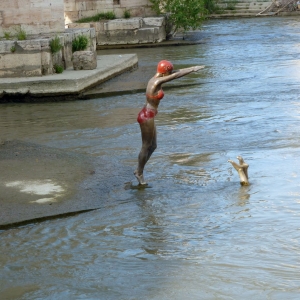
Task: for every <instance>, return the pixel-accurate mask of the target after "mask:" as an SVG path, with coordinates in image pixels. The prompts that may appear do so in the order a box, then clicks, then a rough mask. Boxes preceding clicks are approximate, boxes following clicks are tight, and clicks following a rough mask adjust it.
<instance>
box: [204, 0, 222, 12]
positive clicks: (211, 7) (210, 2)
mask: <svg viewBox="0 0 300 300" xmlns="http://www.w3.org/2000/svg"><path fill="white" fill-rule="evenodd" d="M203 1H204V7H205V8H206V10H207V11H208V13H209V14H213V13H215V14H218V13H221V12H223V11H224V9H223V8H221V7H220V6H219V5H218V1H217V0H203Z"/></svg>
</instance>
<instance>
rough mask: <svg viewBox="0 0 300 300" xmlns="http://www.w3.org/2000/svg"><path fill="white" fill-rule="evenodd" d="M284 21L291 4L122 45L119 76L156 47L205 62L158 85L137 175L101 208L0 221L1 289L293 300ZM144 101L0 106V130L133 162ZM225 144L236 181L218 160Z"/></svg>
mask: <svg viewBox="0 0 300 300" xmlns="http://www.w3.org/2000/svg"><path fill="white" fill-rule="evenodd" d="M298 27H299V25H298V18H291V17H290V18H259V19H256V18H255V19H242V20H238V19H236V20H215V21H209V22H207V23H205V24H204V26H203V28H202V30H201V31H199V32H194V33H193V34H194V35H195V38H196V39H197V38H199V37H201V38H203V39H204V41H205V43H203V44H199V45H193V46H188V47H174V48H160V47H159V48H156V49H153V48H151V49H135V50H134V52H136V53H137V54H138V57H139V69H140V70H143V72H142V73H143V76H141V77H139V76H138V74H139V73H132V74H131V75H130V76H129V77H128V81H127V82H130V84H131V83H132V82H134V77H136V78H135V81H136V82H137V83H141V82H144V81H145V82H146V81H147V80H148V79H147V78H149V77H150V76H152V75H153V74H152V73H153V70H155V68H156V63H157V61H159V60H161V59H163V58H164V59H169V60H172V61H173V63H174V65H175V68H180V67H184V66H189V65H196V64H197V65H198V64H199V65H200V64H201V65H203V64H204V65H206V66H207V68H206V69H205V70H204V71H203V72H201V73H199V74H198V73H197V74H193V76H187V77H184V78H181V79H180V82H179V81H178V82H176V83H175V82H173V83H172V84H170V88H169V89H166V90H165V91H166V95H165V97H164V99H163V101H162V102H161V104H160V107H159V113H158V115H157V117H156V122H157V123H156V124H157V129H158V148H157V150H156V151H155V153H154V154H153V156H152V157H151V159H150V161H149V162H148V164H147V166H146V170H145V178H146V180H147V182H148V183H149V186H150V188H143V189H140V188H128V186H131V185H133V186H136V181H135V178H134V176H133V173H130V174H128V179H126V181H124V183H122V185H121V186H118V185H114V187H113V188H112V190H111V191H109V193H108V196H107V197H108V199H106V200H107V205H106V206H105V208H103V209H99V210H96V211H92V212H89V213H86V214H83V215H77V216H74V217H72V218H67V219H60V220H55V221H54V220H52V221H47V222H43V223H41V224H34V225H28V226H24V227H22V228H18V229H13V230H7V231H2V232H1V241H0V245H1V254H0V267H1V271H0V274H1V276H0V290H1V294H2V295H1V296H2V298H3V297H4V299H5V297H6V298H8V299H58V300H59V299H89V300H90V299H151V300H154V299H160V300H162V299H200V298H201V299H240V298H241V297H242V298H243V299H297V298H298V295H299V292H300V289H299V286H300V282H299V278H300V277H299V271H300V270H299V264H297V262H299V259H300V257H299V251H298V249H299V246H300V245H299V226H298V224H299V216H300V213H299V203H300V192H299V167H298V166H299V157H300V155H299V154H300V153H299V146H300V139H299V133H298V131H299V130H298V128H299V126H298V125H299V124H298V123H299V103H298V102H299V88H298V87H299V81H300V75H299V65H300V61H299V32H298ZM132 51H133V49H129V50H128V49H127V50H125V49H124V50H114V51H113V50H110V51H108V50H107V51H106V50H105V51H103V52H102V51H101V53H104V54H109V53H129V52H132ZM147 72H149V77H148V73H147ZM150 73H151V75H150ZM122 78H124V77H122V76H120V77H118V78H116V79H113V80H112V81H110V82H109V83H107V85H110V86H111V87H115V86H117V85H118V83H119V82H120V80H122ZM177 84H178V86H176V85H177ZM107 85H103V87H102V88H103V89H104V88H106V87H107ZM144 101H145V98H144V92H139V93H132V94H122V95H116V96H112V97H103V98H98V99H93V100H88V101H76V102H74V103H71V102H68V103H52V104H51V103H47V104H28V105H21V104H20V105H12V104H8V105H1V107H0V108H1V109H0V126H1V135H2V137H4V138H15V139H20V140H23V141H25V142H34V143H38V144H42V145H45V146H51V147H55V148H59V149H63V150H65V151H74V152H78V153H82V154H85V155H89V156H91V157H101V158H102V159H104V160H105V159H107V161H109V160H113V159H114V158H116V157H117V158H118V161H120V166H119V167H120V168H122V166H126V167H127V168H129V169H132V171H133V170H134V169H135V167H136V163H137V155H138V152H139V149H140V146H141V141H140V132H139V127H138V125H137V124H136V115H137V113H138V111H139V110H140V108H141V107H142V106H143V104H144ZM237 155H241V156H243V157H244V158H245V160H246V161H247V163H248V164H249V181H250V186H247V187H241V186H240V183H239V176H238V174H237V172H236V171H235V170H233V168H232V166H231V164H229V163H228V160H229V159H235V158H236V157H237ZM120 170H121V169H120ZM96 171H100V172H101V170H96ZM114 171H115V170H114ZM107 178H110V179H111V180H112V181H113V180H114V177H113V176H112V174H110V172H109V171H108V172H107ZM125 182H130V183H129V184H128V185H127V188H126V184H125ZM124 184H125V185H124ZM99 186H101V182H100V183H99ZM124 187H125V188H124Z"/></svg>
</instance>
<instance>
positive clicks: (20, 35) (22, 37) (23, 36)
mask: <svg viewBox="0 0 300 300" xmlns="http://www.w3.org/2000/svg"><path fill="white" fill-rule="evenodd" d="M17 39H18V40H19V41H24V40H26V39H27V33H26V31H25V30H22V29H20V30H19V31H18V33H17Z"/></svg>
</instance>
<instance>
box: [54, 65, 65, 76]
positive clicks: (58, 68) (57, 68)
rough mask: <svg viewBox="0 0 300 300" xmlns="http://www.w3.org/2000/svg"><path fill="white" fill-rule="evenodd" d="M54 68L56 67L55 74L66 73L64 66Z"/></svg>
mask: <svg viewBox="0 0 300 300" xmlns="http://www.w3.org/2000/svg"><path fill="white" fill-rule="evenodd" d="M53 67H54V70H55V73H58V74H60V73H62V72H63V71H64V68H63V66H60V65H54V66H53Z"/></svg>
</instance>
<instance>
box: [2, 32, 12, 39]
mask: <svg viewBox="0 0 300 300" xmlns="http://www.w3.org/2000/svg"><path fill="white" fill-rule="evenodd" d="M4 37H5V39H7V40H9V39H10V38H11V34H10V32H4Z"/></svg>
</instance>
